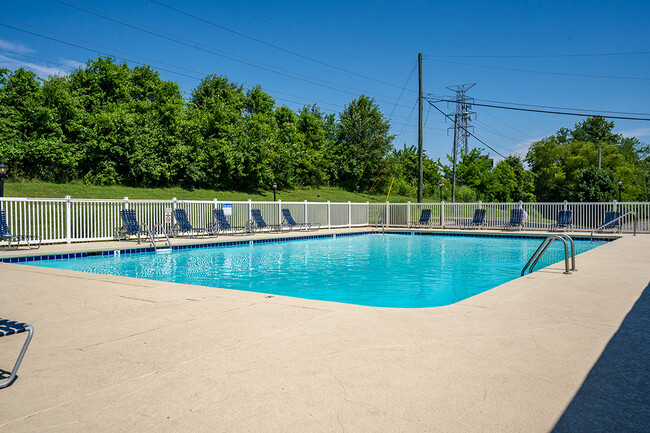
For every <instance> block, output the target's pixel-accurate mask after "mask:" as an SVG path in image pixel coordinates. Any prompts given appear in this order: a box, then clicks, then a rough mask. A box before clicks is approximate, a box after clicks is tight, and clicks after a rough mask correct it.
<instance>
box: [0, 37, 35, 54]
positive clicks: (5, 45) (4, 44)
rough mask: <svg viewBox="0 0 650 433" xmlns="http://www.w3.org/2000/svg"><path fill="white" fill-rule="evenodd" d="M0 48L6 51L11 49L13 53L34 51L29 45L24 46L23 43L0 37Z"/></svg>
mask: <svg viewBox="0 0 650 433" xmlns="http://www.w3.org/2000/svg"><path fill="white" fill-rule="evenodd" d="M0 49H3V50H7V51H13V52H15V53H20V54H29V53H35V52H36V51H34V50H32V49H31V48H29V47H26V46H25V45H22V44H16V43H14V42H10V41H7V40H4V39H0Z"/></svg>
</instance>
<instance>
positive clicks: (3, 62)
mask: <svg viewBox="0 0 650 433" xmlns="http://www.w3.org/2000/svg"><path fill="white" fill-rule="evenodd" d="M0 67H2V68H7V69H18V68H25V69H29V70H31V71H34V72H35V73H36V75H38V76H39V77H40V78H47V77H49V76H55V77H59V76H62V75H67V74H68V71H67V70H64V69H62V68H61V67H50V66H44V65H39V64H37V63H32V62H28V61H24V60H18V59H14V58H11V57H8V56H5V55H2V54H0Z"/></svg>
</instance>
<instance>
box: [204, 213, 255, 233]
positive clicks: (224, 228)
mask: <svg viewBox="0 0 650 433" xmlns="http://www.w3.org/2000/svg"><path fill="white" fill-rule="evenodd" d="M212 218H213V220H214V222H213V223H212V225H211V226H210V227H209V228H208V230H210V232H211V233H214V234H218V233H230V234H232V235H235V234H237V233H241V234H247V233H250V232H251V228H250V226H233V225H232V224H230V222H228V219H227V218H226V214H225V213H224V212H223V209H221V208H219V209H213V210H212Z"/></svg>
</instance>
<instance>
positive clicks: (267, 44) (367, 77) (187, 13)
mask: <svg viewBox="0 0 650 433" xmlns="http://www.w3.org/2000/svg"><path fill="white" fill-rule="evenodd" d="M150 1H151V2H152V3H155V4H157V5H160V6H163V7H165V8H167V9H170V10H172V11H174V12H177V13H179V14H182V15H185V16H188V17H190V18H193V19H195V20H197V21H201V22H203V23H206V24H209V25H211V26H213V27H216V28H219V29H221V30H225V31H227V32H230V33H233V34H235V35H238V36H241V37H243V38H246V39H249V40H251V41H255V42H257V43H260V44H262V45H266V46H268V47H271V48H274V49H276V50H279V51H282V52H285V53H287V54H291V55H293V56H297V57H300V58H302V59H305V60H309V61H311V62H314V63H318V64H319V65H323V66H327V67H328V68H332V69H336V70H338V71H341V72H345V73H348V74H351V75H356V76H357V77H361V78H364V79H366V80H371V81H375V82H377V83H380V84H384V85H386V86H391V87H396V88H398V89H399V86H398V85H395V84H393V83H389V82H387V81H382V80H378V79H377V78H373V77H369V76H367V75H363V74H359V73H358V72H354V71H350V70H348V69H345V68H341V67H339V66H336V65H332V64H330V63H327V62H323V61H321V60H318V59H315V58H313V57H309V56H305V55H304V54H300V53H298V52H296V51H292V50H288V49H286V48H282V47H280V46H278V45H275V44H272V43H270V42H266V41H263V40H261V39H258V38H255V37H253V36H250V35H247V34H245V33H242V32H238V31H237V30H233V29H231V28H228V27H225V26H222V25H220V24H217V23H215V22H213V21H210V20H207V19H205V18H201V17H199V16H196V15H193V14H191V13H189V12H186V11H184V10H182V9H178V8H175V7H173V6H169V5H168V4H165V3H163V2H161V1H158V0H150ZM75 3H76V2H75ZM77 4H80V3H77Z"/></svg>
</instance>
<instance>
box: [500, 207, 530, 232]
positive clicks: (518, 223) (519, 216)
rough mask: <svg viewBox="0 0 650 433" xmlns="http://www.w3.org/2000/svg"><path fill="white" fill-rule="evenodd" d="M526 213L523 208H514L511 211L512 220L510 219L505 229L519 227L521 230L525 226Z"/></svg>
mask: <svg viewBox="0 0 650 433" xmlns="http://www.w3.org/2000/svg"><path fill="white" fill-rule="evenodd" d="M524 215H526V213H525V212H524V210H523V209H513V210H511V211H510V221H508V222H507V223H506V224H505V225H504V226H503V228H504V229H505V230H507V229H510V228H515V227H518V228H519V229H520V230H522V229H523V228H524Z"/></svg>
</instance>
